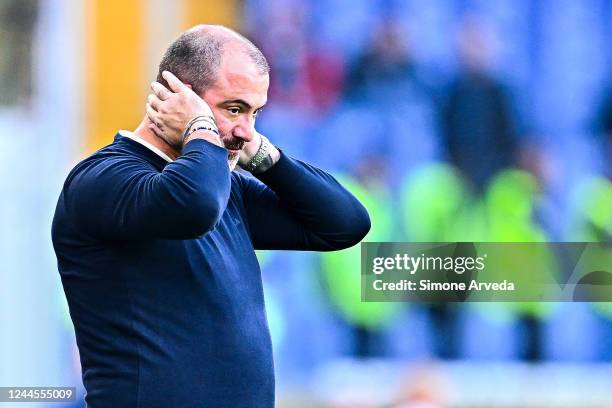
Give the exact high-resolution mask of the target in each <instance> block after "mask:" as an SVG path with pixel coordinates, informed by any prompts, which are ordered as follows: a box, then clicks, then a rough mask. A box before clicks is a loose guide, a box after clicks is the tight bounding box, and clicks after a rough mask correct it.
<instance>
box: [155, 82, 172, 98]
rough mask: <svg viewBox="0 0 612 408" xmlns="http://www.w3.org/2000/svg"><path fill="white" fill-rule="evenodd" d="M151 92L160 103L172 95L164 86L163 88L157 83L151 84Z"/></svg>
mask: <svg viewBox="0 0 612 408" xmlns="http://www.w3.org/2000/svg"><path fill="white" fill-rule="evenodd" d="M151 90H152V91H153V92H154V93H155V95H157V97H158V98H159V99H161V100H162V101H165V100H166V99H168V98H169V97H170V95H172V92H170V91H169V90H168V89H167V88H166V87H165V86H163V85H162V84H160V83H159V82H151Z"/></svg>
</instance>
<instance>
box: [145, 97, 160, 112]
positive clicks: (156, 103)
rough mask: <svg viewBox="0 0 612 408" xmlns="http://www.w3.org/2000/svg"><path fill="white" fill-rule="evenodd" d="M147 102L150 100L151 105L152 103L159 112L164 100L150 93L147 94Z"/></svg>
mask: <svg viewBox="0 0 612 408" xmlns="http://www.w3.org/2000/svg"><path fill="white" fill-rule="evenodd" d="M147 102H149V105H151V107H152V108H153V110H155V111H157V112H159V108H160V106H161V104H162V101H161V100H160V99H159V98H158V97H157V96H155V95H154V94H149V96H147Z"/></svg>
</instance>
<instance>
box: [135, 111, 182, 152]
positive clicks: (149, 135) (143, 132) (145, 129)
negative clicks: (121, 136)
mask: <svg viewBox="0 0 612 408" xmlns="http://www.w3.org/2000/svg"><path fill="white" fill-rule="evenodd" d="M151 124H152V122H151V121H150V120H149V118H147V117H146V116H145V117H144V119H143V120H142V122H140V124H139V125H138V127H137V128H136V130H134V133H135V134H136V135H138V137H140V138H142V139H143V140H146V141H147V142H149V143H151V144H152V145H153V146H155V147H157V148H158V149H159V150H161V151H162V152H164V153H165V154H167V155H168V156H170V158H172V160H175V159H176V158H177V157H179V155H180V154H181V152H180V151H177V150H175V149H174V148H172V147H171V146H170V145H169V144H168V143H166V141H165V140H164V139H162V138H161V137H159V136H157V135H156V134H155V132H153V131H152V130H151V129H149V125H151Z"/></svg>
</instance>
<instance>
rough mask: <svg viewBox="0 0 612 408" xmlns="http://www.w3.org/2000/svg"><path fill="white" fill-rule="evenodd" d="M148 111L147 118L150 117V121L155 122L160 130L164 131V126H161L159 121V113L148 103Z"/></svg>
mask: <svg viewBox="0 0 612 408" xmlns="http://www.w3.org/2000/svg"><path fill="white" fill-rule="evenodd" d="M146 111H147V116H148V117H149V120H150V121H151V122H153V123H154V124H155V125H156V126H157V127H158V128H159V129H163V126H162V125H161V122H160V121H159V113H157V112H156V111H155V110H153V108H152V107H151V105H149V104H148V103H147V105H146Z"/></svg>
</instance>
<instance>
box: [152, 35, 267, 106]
mask: <svg viewBox="0 0 612 408" xmlns="http://www.w3.org/2000/svg"><path fill="white" fill-rule="evenodd" d="M226 53H231V54H233V55H242V56H244V58H245V61H246V62H250V63H252V64H253V66H254V67H255V69H256V70H257V71H258V72H259V73H260V74H262V75H264V74H268V73H269V72H270V66H269V65H268V62H267V61H266V58H265V57H264V55H263V54H262V52H261V51H260V50H259V49H258V48H257V47H256V46H255V45H254V44H253V43H252V42H251V41H249V40H248V39H247V38H245V37H244V36H242V35H240V34H238V33H237V32H235V31H233V30H231V29H229V28H227V27H223V26H219V25H204V24H202V25H197V26H195V27H192V28H190V29H189V30H187V31H185V32H184V33H182V34H181V35H180V36H179V37H178V38H177V39H176V40H175V41H174V42H173V43H172V44H171V45H170V47H168V49H167V50H166V53H165V54H164V57H163V58H162V60H161V62H160V64H159V71H158V74H157V82H159V83H161V84H163V85H164V86H166V87H168V84H167V83H166V81H165V80H164V79H163V78H162V76H161V73H162V72H163V71H170V72H172V73H173V74H174V75H176V76H177V77H178V78H179V79H180V80H181V81H182V82H184V83H186V84H190V85H191V87H192V89H193V91H194V92H195V93H197V94H198V95H202V94H203V92H204V91H206V90H207V89H208V88H209V87H210V86H212V85H213V84H214V83H215V81H216V78H217V72H218V70H219V67H220V66H221V62H222V60H223V56H224V54H226Z"/></svg>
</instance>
